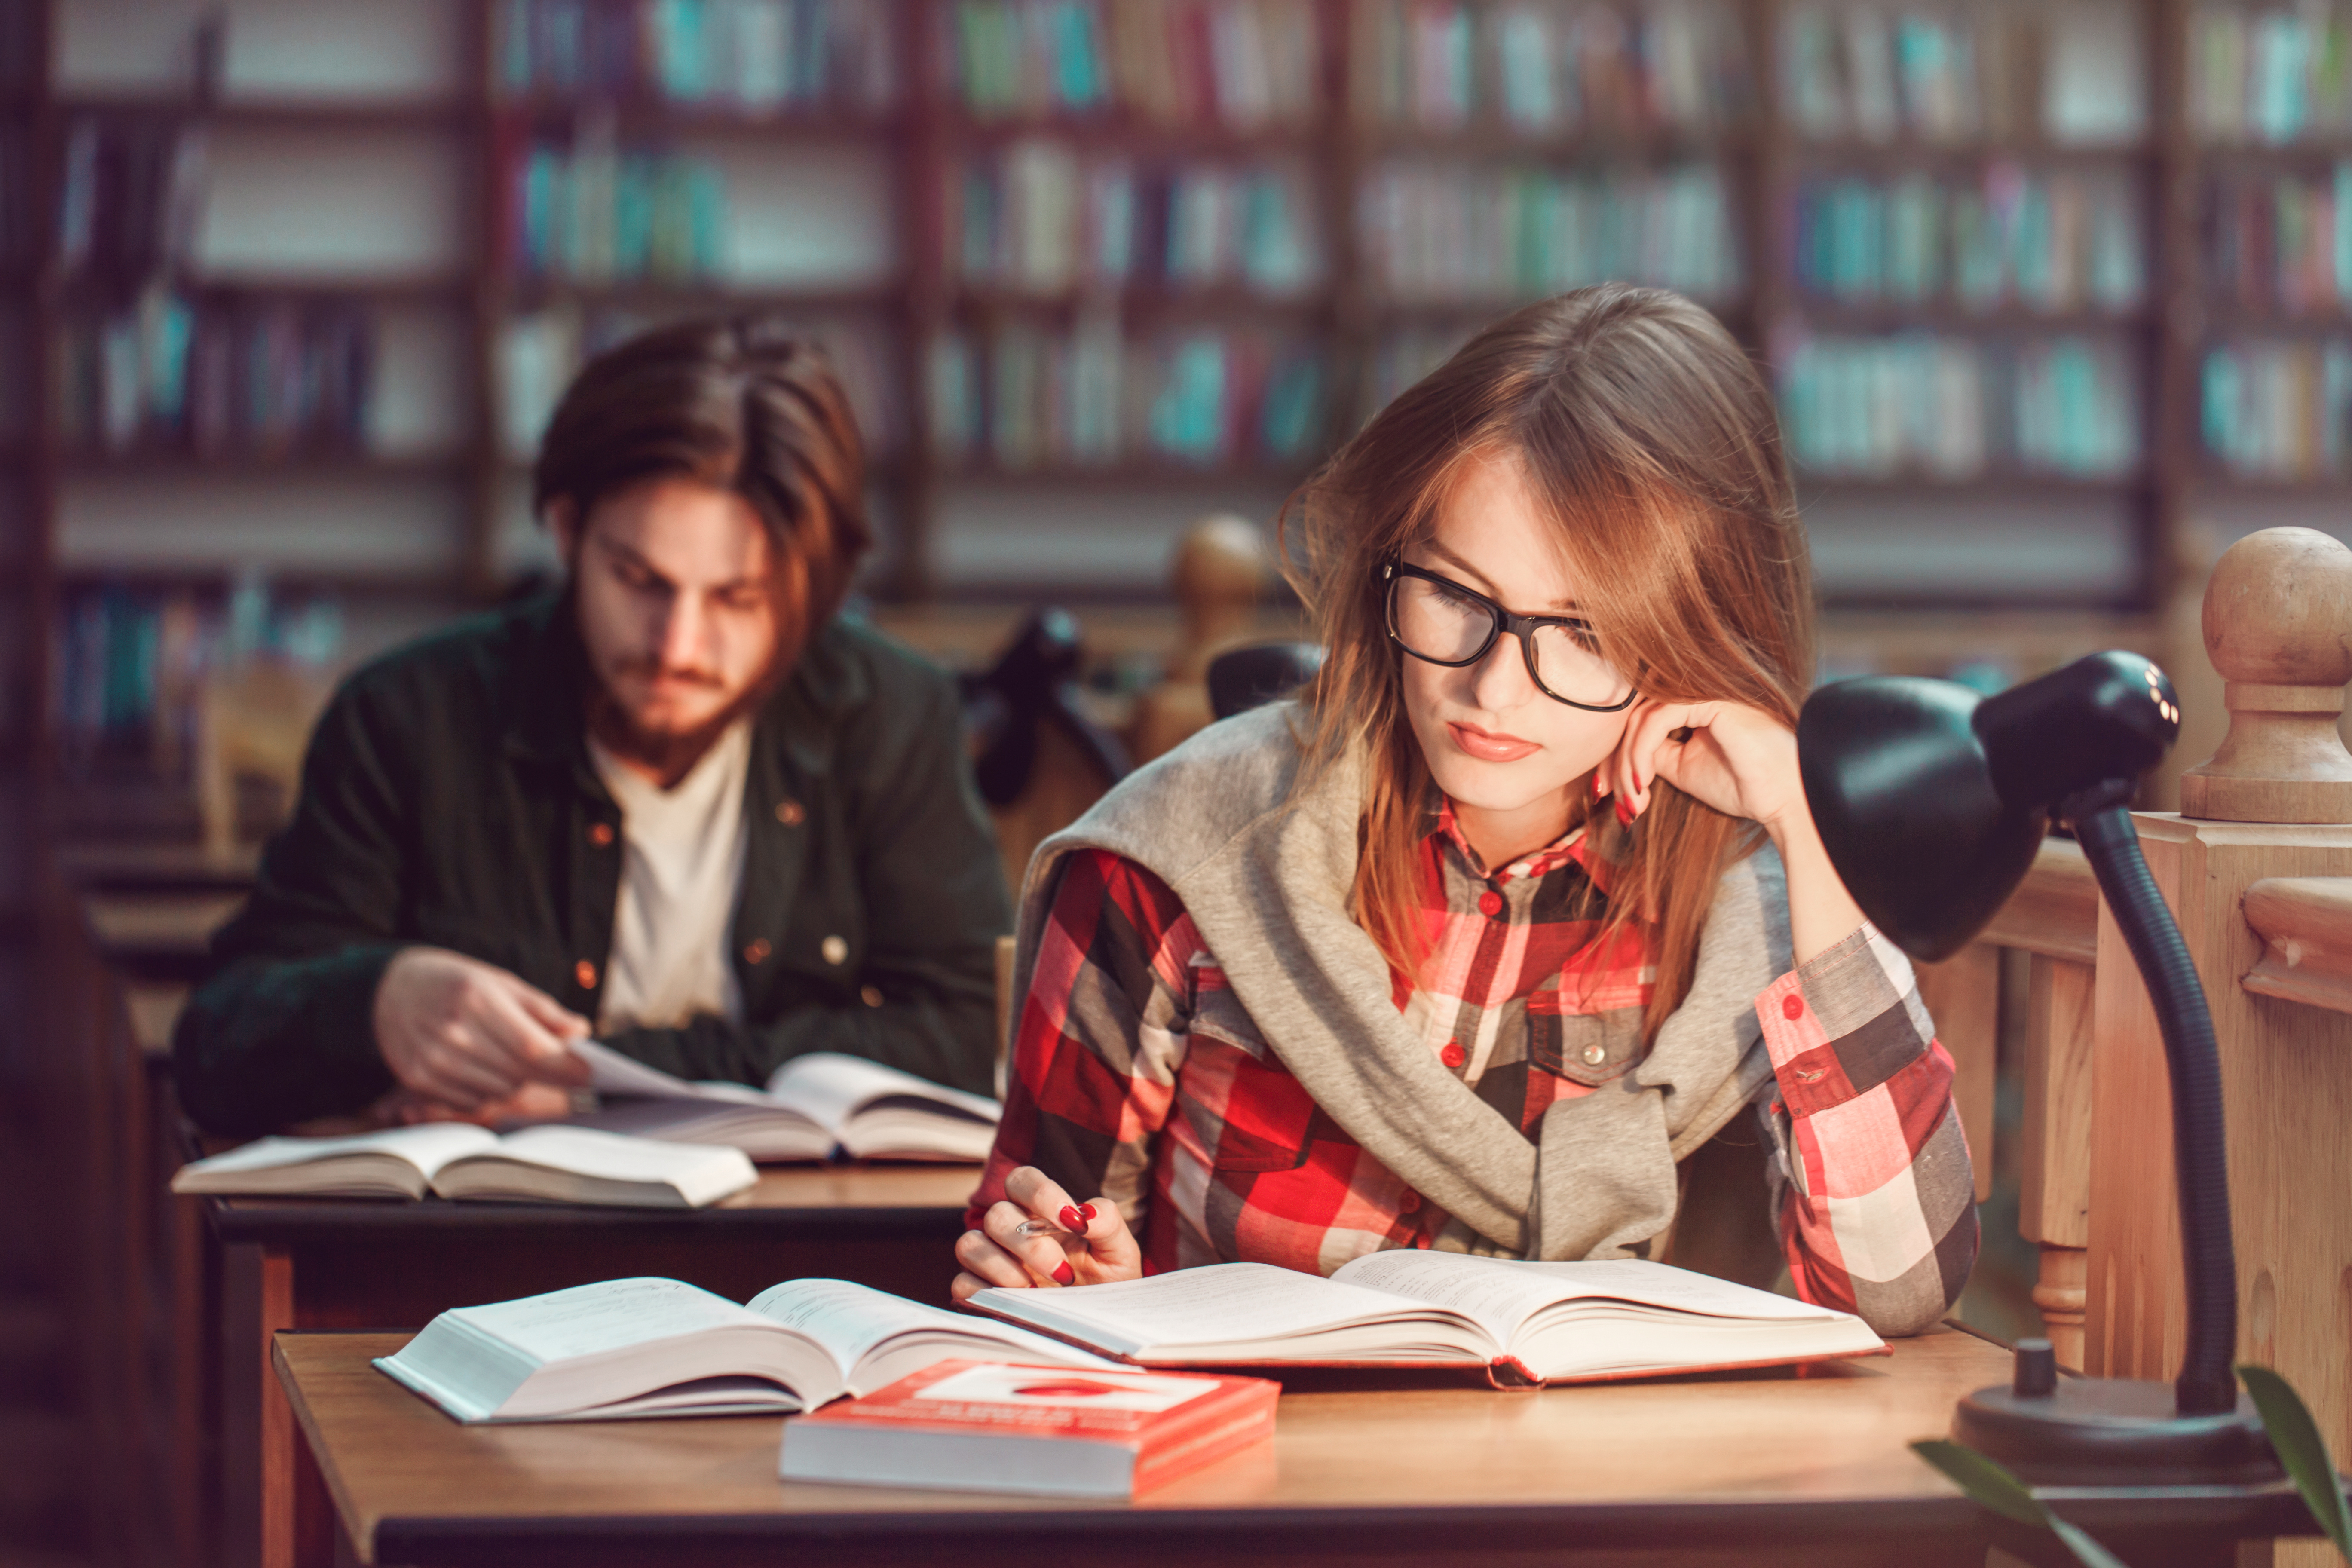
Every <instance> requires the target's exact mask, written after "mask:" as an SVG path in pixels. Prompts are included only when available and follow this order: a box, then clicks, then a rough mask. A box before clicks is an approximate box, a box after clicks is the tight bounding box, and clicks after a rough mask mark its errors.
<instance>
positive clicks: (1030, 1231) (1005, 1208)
mask: <svg viewBox="0 0 2352 1568" xmlns="http://www.w3.org/2000/svg"><path fill="white" fill-rule="evenodd" d="M980 1227H981V1229H982V1230H983V1231H985V1232H986V1233H987V1236H988V1239H989V1240H990V1241H992V1242H994V1243H995V1244H996V1245H997V1246H998V1247H1002V1248H1003V1250H1004V1251H1005V1252H1006V1253H1007V1254H1008V1255H1010V1256H1011V1257H1013V1258H1017V1259H1018V1260H1019V1261H1020V1263H1021V1266H1022V1267H1023V1268H1026V1269H1027V1270H1028V1271H1029V1273H1030V1275H1031V1276H1032V1277H1033V1278H1034V1281H1035V1282H1036V1283H1038V1284H1041V1285H1045V1284H1052V1285H1075V1284H1076V1283H1077V1279H1078V1275H1077V1270H1076V1269H1075V1268H1072V1267H1071V1266H1070V1254H1069V1250H1068V1249H1067V1248H1066V1247H1064V1246H1063V1245H1062V1242H1063V1240H1064V1238H1066V1237H1070V1234H1071V1233H1070V1232H1069V1231H1067V1230H1065V1229H1064V1228H1063V1227H1062V1226H1058V1225H1055V1223H1054V1222H1053V1221H1051V1220H1045V1219H1039V1218H1038V1217H1037V1216H1036V1215H1034V1214H1032V1213H1030V1212H1029V1211H1028V1210H1027V1209H1025V1208H1024V1207H1022V1206H1021V1205H1019V1204H1013V1203H998V1204H992V1205H990V1206H989V1210H988V1212H987V1213H986V1214H984V1215H982V1216H981V1221H980Z"/></svg>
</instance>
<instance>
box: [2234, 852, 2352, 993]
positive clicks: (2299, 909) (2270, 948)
mask: <svg viewBox="0 0 2352 1568" xmlns="http://www.w3.org/2000/svg"><path fill="white" fill-rule="evenodd" d="M2240 908H2242V909H2243V910H2245V912H2246V924H2247V925H2248V926H2250V927H2252V930H2253V932H2254V934H2255V935H2257V936H2259V937H2261V938H2262V939H2263V956H2262V958H2261V960H2260V961H2259V962H2258V963H2255V965H2254V966H2253V968H2252V969H2250V970H2248V971H2247V972H2246V974H2245V977H2244V978H2243V979H2242V980H2241V981H2240V982H2239V984H2242V985H2243V986H2244V987H2245V988H2246V989H2247V990H2248V991H2251V992H2252V993H2253V994H2255V995H2257V996H2275V997H2277V998H2278V999H2279V1000H2280V1001H2282V1002H2301V1003H2303V1004H2305V1005H2306V1006H2312V1007H2326V1008H2328V1009H2330V1010H2331V1011H2334V1012H2337V1013H2352V877H2265V878H2263V879H2262V880H2261V881H2259V882H2256V883H2255V884H2254V885H2253V886H2252V887H2251V888H2248V889H2246V896H2245V899H2244V900H2243V901H2242V904H2241V905H2240Z"/></svg>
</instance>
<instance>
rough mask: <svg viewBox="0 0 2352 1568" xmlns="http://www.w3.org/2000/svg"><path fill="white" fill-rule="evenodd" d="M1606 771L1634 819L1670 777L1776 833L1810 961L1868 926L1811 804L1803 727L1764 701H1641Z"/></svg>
mask: <svg viewBox="0 0 2352 1568" xmlns="http://www.w3.org/2000/svg"><path fill="white" fill-rule="evenodd" d="M1601 779H1602V782H1604V783H1606V784H1611V785H1612V788H1613V792H1614V793H1615V795H1616V796H1617V799H1618V800H1619V802H1620V803H1621V810H1620V812H1619V816H1621V817H1622V818H1623V819H1624V820H1625V821H1627V822H1629V823H1630V822H1631V821H1632V820H1633V818H1634V817H1637V816H1641V815H1642V813H1643V812H1644V811H1647V810H1648V809H1649V808H1650V789H1651V786H1652V785H1653V784H1656V783H1657V781H1659V780H1660V779H1664V781H1665V782H1666V783H1668V784H1672V785H1674V786H1675V788H1676V789H1678V790H1680V791H1682V792H1683V793H1684V794H1685V795H1689V796H1690V797H1691V798H1692V799H1693V800H1696V801H1697V802H1698V803H1699V804H1700V805H1710V806H1713V807H1714V808H1715V809H1716V810H1717V811H1720V812H1723V813H1724V814H1726V815H1727V816H1743V817H1746V818H1747V819H1748V821H1750V822H1753V823H1756V824H1758V825H1759V826H1762V827H1763V829H1764V831H1765V832H1767V833H1769V834H1770V835H1771V837H1772V847H1774V848H1776V849H1778V850H1779V851H1780V864H1781V867H1782V868H1783V869H1784V870H1786V871H1787V873H1788V877H1789V934H1790V938H1791V939H1792V941H1793V942H1794V944H1795V947H1796V957H1797V962H1798V963H1801V964H1802V963H1811V962H1812V960H1814V959H1815V958H1817V957H1819V956H1820V955H1821V954H1822V953H1823V952H1827V951H1829V950H1830V949H1831V948H1832V947H1835V946H1836V945H1837V944H1838V943H1839V942H1843V941H1844V940H1845V939H1846V938H1847V937H1848V936H1850V935H1852V934H1853V932H1854V931H1856V930H1858V929H1860V927H1861V925H1862V923H1863V914H1862V908H1861V906H1860V905H1858V904H1856V903H1855V902H1854V901H1853V895H1852V894H1851V893H1849V892H1847V891H1846V889H1845V883H1844V882H1843V881H1841V880H1840V879H1839V878H1838V874H1837V870H1836V868H1834V867H1832V865H1831V864H1830V857H1829V851H1828V850H1826V849H1825V848H1823V847H1822V836H1821V834H1820V832H1819V831H1817V830H1816V829H1815V828H1814V826H1813V814H1812V811H1811V808H1810V807H1809V806H1808V805H1806V804H1805V781H1804V778H1803V776H1802V775H1801V774H1800V773H1799V772H1798V771H1797V734H1796V731H1793V730H1791V729H1790V728H1789V727H1788V726H1787V725H1786V724H1783V723H1781V722H1780V720H1778V719H1776V718H1774V717H1773V716H1772V715H1771V714H1769V713H1767V712H1765V711H1764V710H1762V709H1760V708H1749V707H1746V706H1744V705H1742V704H1740V703H1737V702H1651V701H1647V700H1644V701H1643V702H1640V703H1637V704H1635V706H1634V709H1633V718H1632V720H1631V721H1629V722H1628V723H1627V724H1626V726H1625V738H1624V739H1623V740H1622V741H1621V742H1618V745H1617V751H1616V752H1615V754H1614V755H1612V757H1611V758H1610V759H1609V760H1608V761H1607V762H1606V763H1602V764H1601Z"/></svg>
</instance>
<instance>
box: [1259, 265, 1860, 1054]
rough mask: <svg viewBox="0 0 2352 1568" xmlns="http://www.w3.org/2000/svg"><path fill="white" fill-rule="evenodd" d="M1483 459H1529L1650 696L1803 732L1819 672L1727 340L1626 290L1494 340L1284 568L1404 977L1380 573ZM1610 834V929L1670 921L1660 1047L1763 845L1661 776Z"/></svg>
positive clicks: (1416, 403)
mask: <svg viewBox="0 0 2352 1568" xmlns="http://www.w3.org/2000/svg"><path fill="white" fill-rule="evenodd" d="M1474 455H1508V456H1511V457H1515V458H1517V459H1518V460H1519V461H1520V462H1521V463H1522V464H1523V465H1524V471H1525V473H1526V476H1527V479H1528V487H1529V489H1531V490H1532V491H1533V493H1534V494H1535V495H1536V497H1537V498H1538V504H1539V505H1541V506H1542V507H1543V509H1544V510H1546V511H1547V512H1549V514H1550V516H1551V518H1552V519H1553V521H1555V522H1556V523H1557V525H1558V529H1559V547H1560V552H1561V557H1562V559H1563V561H1564V562H1565V563H1567V565H1568V567H1569V570H1570V572H1571V573H1572V574H1573V577H1574V581H1575V583H1576V584H1577V589H1578V593H1577V598H1578V603H1579V605H1580V614H1581V615H1583V616H1585V618H1586V619H1588V620H1589V621H1590V622H1591V625H1592V628H1593V632H1594V635H1595V636H1596V637H1597V638H1598V639H1599V642H1600V647H1601V652H1602V654H1603V655H1604V657H1606V658H1608V659H1609V660H1610V661H1611V662H1612V663H1613V664H1614V665H1616V667H1617V668H1619V669H1621V670H1623V671H1625V672H1626V673H1627V674H1628V675H1629V676H1630V677H1631V678H1632V679H1633V684H1634V688H1635V689H1636V690H1637V691H1639V692H1640V693H1641V695H1642V696H1643V697H1645V698H1650V699H1654V700H1663V701H1718V700H1719V701H1730V702H1738V703H1745V704H1748V705H1750V706H1753V707H1756V708H1760V709H1762V710H1764V711H1766V712H1768V713H1771V714H1774V715H1776V716H1777V717H1779V718H1780V719H1781V720H1782V721H1786V722H1788V723H1790V724H1793V723H1794V722H1795V721H1796V717H1797V710H1798V707H1799V706H1800V704H1801V702H1802V700H1803V698H1804V692H1805V689H1806V688H1807V686H1808V684H1809V683H1810V680H1811V671H1812V668H1813V658H1814V650H1813V595H1812V583H1811V572H1810V569H1809V567H1808V564H1807V561H1806V555H1805V545H1804V537H1803V534H1802V532H1801V530H1800V528H1799V525H1798V521H1797V511H1796V504H1795V500H1794V496H1793V493H1792V491H1791V489H1790V480H1789V473H1788V465H1787V461H1786V458H1784V456H1783V454H1782V451H1781V446H1780V425H1779V421H1778V419H1777V417H1776V416H1775V413H1774V410H1773V405H1772V396H1771V393H1770V391H1769V388H1768V387H1767V385H1766V384H1765V382H1764V379H1763V377H1762V376H1761V375H1760V374H1758V372H1757V369H1756V367H1755V365H1754V364H1753V363H1750V361H1749V360H1748V355H1747V354H1746V353H1745V352H1743V351H1742V350H1741V348H1740V347H1739V345H1738V342H1735V341H1733V339H1732V337H1731V335H1730V334H1729V333H1728V332H1727V331H1724V329H1723V327H1722V325H1721V323H1719V322H1717V321H1716V319H1715V318H1714V317H1713V316H1711V315H1709V314H1707V313H1706V311H1705V310H1701V309H1700V308H1699V307H1698V306H1696V305H1694V304H1692V303H1691V302H1690V301H1689V300H1685V299H1683V298H1682V297H1681V296H1679V295H1675V294H1670V293H1667V292H1665V291H1664V290H1662V289H1636V288H1631V287H1627V286H1624V285H1622V284H1613V283H1612V284H1603V285H1601V286H1600V287H1598V288H1592V289H1579V290H1577V291H1576V292H1575V293H1572V294H1562V295H1560V296H1559V297H1557V298H1555V299H1550V300H1543V301H1541V302H1540V303H1538V304H1534V305H1529V306H1528V307H1526V308H1525V309H1523V310H1517V311H1514V312H1513V313H1512V314H1510V315H1508V316H1506V317H1504V318H1503V319H1502V320H1500V321H1496V322H1494V323H1493V324H1492V325H1490V326H1488V327H1486V329H1485V330H1484V331H1480V332H1479V333H1478V334H1477V336H1475V337H1474V338H1472V339H1471V340H1470V342H1467V343H1466V344H1465V345H1464V346H1463V347H1462V349H1461V350H1460V351H1459V352H1458V353H1455V354H1454V357H1453V358H1451V359H1449V360H1447V361H1446V362H1445V363H1444V364H1443V365H1441V366H1440V367H1438V368H1437V369H1436V370H1435V371H1433V372H1432V373H1431V374H1429V375H1427V376H1426V377H1424V378H1423V380H1421V381H1420V382H1419V383H1417V384H1414V385H1413V386H1412V387H1411V388H1410V389H1408V390H1407V391H1406V392H1404V393H1403V394H1402V395H1400V396H1399V397H1398V398H1397V399H1396V401H1394V402H1393V403H1391V404H1390V405H1388V406H1387V407H1386V408H1384V409H1382V410H1381V412H1380V414H1379V415H1378V416H1375V417H1374V418H1373V419H1372V421H1371V422H1370V424H1369V425H1367V426H1364V428H1363V430H1362V431H1361V432H1360V434H1358V435H1357V436H1356V437H1355V438H1354V439H1353V440H1351V441H1349V443H1348V444H1347V445H1346V446H1345V447H1342V448H1341V449H1340V450H1339V453H1338V454H1337V455H1336V456H1335V457H1334V458H1332V459H1331V461H1330V463H1329V464H1328V465H1327V466H1326V467H1325V468H1324V469H1323V470H1322V471H1321V472H1320V473H1318V475H1317V476H1316V477H1315V478H1314V479H1311V480H1309V481H1308V482H1307V485H1305V486H1304V487H1302V488H1301V489H1300V490H1299V492H1298V494H1297V495H1296V496H1294V497H1293V498H1292V500H1291V502H1290V503H1289V505H1287V506H1286V507H1285V508H1284V514H1283V519H1282V522H1283V533H1284V540H1283V543H1284V551H1283V554H1284V568H1285V572H1286V575H1288V576H1289V578H1290V581H1291V584H1292V585H1293V586H1294V587H1295V588H1296V589H1297V591H1298V594H1299V596H1300V598H1301V600H1302V601H1303V602H1304V603H1305V604H1306V605H1307V608H1308V611H1309V614H1310V615H1311V616H1312V617H1313V620H1314V622H1315V625H1316V628H1317V630H1318V634H1319V635H1320V637H1321V640H1322V643H1323V646H1324V647H1325V648H1326V649H1327V650H1328V659H1327V662H1326V663H1325V665H1324V668H1323V672H1322V674H1321V675H1320V676H1319V677H1318V679H1317V680H1316V682H1315V684H1314V685H1313V687H1312V688H1311V689H1309V691H1308V692H1307V705H1308V708H1309V710H1311V711H1312V713H1313V714H1314V715H1315V724H1314V727H1313V733H1312V736H1311V738H1310V740H1309V742H1308V748H1309V763H1310V767H1311V768H1327V767H1328V766H1331V765H1333V764H1335V763H1338V762H1339V760H1340V759H1341V758H1343V757H1346V756H1348V755H1349V754H1351V753H1360V754H1361V756H1362V757H1363V759H1364V762H1365V764H1366V767H1367V779H1366V790H1365V795H1364V800H1365V805H1364V816H1363V819H1362V823H1361V826H1360V833H1361V836H1362V855H1361V857H1360V859H1359V861H1358V864H1357V870H1356V882H1355V889H1354V894H1353V912H1354V915H1355V918H1356V921H1357V922H1358V923H1359V924H1360V925H1361V926H1362V927H1363V928H1364V929H1365V931H1368V932H1369V933H1370V935H1371V937H1372V939H1373V941H1374V942H1377V943H1378V944H1379V945H1380V947H1381V952H1383V953H1384V954H1385V955H1386V956H1387V958H1388V960H1389V962H1390V963H1392V964H1394V965H1395V966H1396V967H1397V968H1399V969H1400V970H1402V972H1403V973H1407V974H1415V973H1418V972H1419V971H1420V968H1421V966H1422V964H1423V962H1424V960H1425V958H1426V956H1427V941H1428V938H1427V934H1426V932H1425V931H1424V929H1423V922H1422V921H1421V920H1420V918H1419V917H1418V915H1417V913H1416V911H1417V910H1418V908H1419V905H1420V901H1421V899H1420V892H1421V889H1420V887H1419V876H1420V872H1419V870H1418V867H1419V864H1420V861H1419V844H1420V840H1421V838H1422V837H1423V835H1424V834H1425V833H1426V831H1427V816H1426V812H1427V808H1428V805H1429V804H1430V801H1431V798H1432V796H1431V790H1432V784H1431V779H1430V773H1429V768H1428V764H1427V763H1425V762H1424V761H1423V757H1422V752H1421V747H1420V744H1419V743H1418V742H1416V741H1415V740H1414V738H1413V733H1412V726H1411V724H1410V723H1409V722H1408V721H1407V719H1406V716H1405V713H1404V708H1403V700H1402V686H1401V677H1400V673H1399V660H1400V659H1401V658H1402V657H1403V655H1402V650H1400V649H1399V648H1398V647H1396V645H1395V644H1394V643H1392V642H1391V641H1390V639H1389V636H1388V630H1387V624H1386V618H1385V608H1384V594H1383V590H1382V587H1381V584H1380V583H1379V581H1378V578H1377V571H1378V567H1379V565H1380V563H1381V562H1382V561H1383V560H1385V559H1387V558H1388V557H1389V556H1391V555H1393V554H1396V553H1398V552H1402V551H1405V550H1408V549H1410V548H1412V546H1413V545H1415V544H1416V543H1418V542H1422V541H1423V540H1424V539H1426V538H1427V537H1428V535H1429V533H1430V531H1431V528H1432V526H1433V518H1434V514H1435V512H1436V510H1437V507H1438V505H1439V503H1440V501H1441V500H1443V499H1444V496H1445V494H1446V492H1447V490H1448V489H1449V487H1450V486H1451V485H1452V484H1453V483H1454V479H1455V477H1456V475H1457V474H1458V472H1459V470H1460V468H1461V465H1462V464H1463V462H1464V461H1465V459H1467V458H1471V457H1473V456H1474ZM1294 514H1295V515H1294ZM1513 607H1514V608H1525V607H1526V606H1524V605H1515V606H1513ZM1598 823H1599V825H1600V826H1601V828H1602V829H1603V831H1601V832H1600V833H1599V834H1598V835H1597V837H1596V842H1595V846H1594V847H1595V848H1596V850H1597V851H1599V852H1600V853H1601V854H1602V855H1604V856H1606V857H1608V858H1610V859H1612V861H1614V862H1616V867H1615V874H1614V875H1613V876H1612V879H1611V896H1610V900H1609V902H1610V916H1609V919H1610V923H1611V925H1612V926H1616V925H1620V924H1622V923H1624V922H1627V921H1633V920H1642V921H1647V922H1650V923H1651V925H1652V927H1653V931H1652V939H1653V940H1652V952H1653V954H1654V961H1655V963H1656V966H1657V967H1656V981H1655V984H1654V986H1653V988H1652V991H1651V997H1650V1002H1649V1006H1648V1010H1647V1013H1646V1015H1645V1018H1644V1023H1645V1029H1644V1033H1645V1035H1652V1034H1654V1033H1655V1032H1656V1029H1657V1027H1658V1026H1659V1025H1660V1024H1661V1023H1663V1022H1664V1020H1665V1018H1666V1017H1667V1016H1668V1015H1669V1014H1671V1013H1672V1012H1673V1011H1674V1010H1675V1008H1676V1007H1678V1006H1679V1005H1681V1004H1682V999H1683V997H1684V995H1685V994H1686V993H1687V992H1688V990H1689V989H1690V980H1691V971H1692V968H1693V965H1694V963H1695V962H1696V955H1697V950H1698V936H1699V928H1700V925H1701V924H1702V922H1703V921H1705V920H1706V911H1707V908H1708V906H1709V904H1710V903H1711V901H1712V900H1713V898H1714V892H1715V887H1716V883H1717V879H1719V878H1720V877H1721V875H1722V873H1723V870H1724V868H1726V867H1727V865H1728V864H1730V863H1731V861H1732V860H1733V859H1734V858H1737V857H1738V856H1740V855H1743V854H1747V853H1749V852H1751V851H1752V850H1753V848H1754V847H1755V845H1756V844H1757V842H1758V837H1757V835H1756V833H1755V831H1754V829H1753V827H1752V825H1750V824H1748V823H1746V822H1742V821H1740V820H1738V819H1737V818H1734V817H1730V816H1725V815H1724V814H1723V813H1721V812H1718V811H1716V810H1713V809H1711V808H1709V807H1707V806H1705V805H1700V804H1699V803H1698V802H1697V801H1696V800H1694V799H1692V798H1691V797H1689V796H1688V795H1684V794H1682V793H1681V792H1680V791H1678V790H1676V789H1675V788H1674V787H1673V786H1671V785H1669V784H1664V782H1660V783H1658V784H1655V785H1654V787H1653V789H1652V793H1651V800H1650V807H1649V809H1648V810H1647V811H1646V812H1644V813H1643V815H1642V816H1640V817H1639V818H1638V819H1637V820H1636V822H1635V825H1634V826H1633V829H1632V830H1631V831H1625V830H1622V829H1620V828H1618V827H1617V826H1616V822H1615V818H1614V817H1613V816H1609V815H1607V814H1603V815H1602V816H1601V817H1600V818H1599V819H1598Z"/></svg>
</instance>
